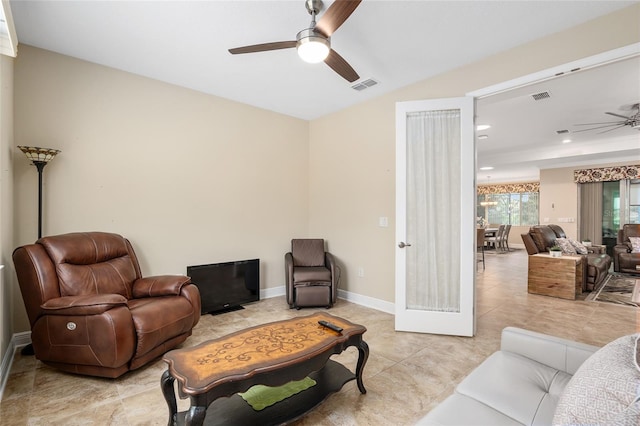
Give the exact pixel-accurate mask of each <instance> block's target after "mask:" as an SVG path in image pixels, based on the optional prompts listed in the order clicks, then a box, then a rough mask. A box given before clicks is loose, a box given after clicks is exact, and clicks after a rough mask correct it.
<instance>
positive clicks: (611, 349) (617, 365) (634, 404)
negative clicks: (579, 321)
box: [553, 334, 640, 425]
mask: <svg viewBox="0 0 640 426" xmlns="http://www.w3.org/2000/svg"><path fill="white" fill-rule="evenodd" d="M639 338H640V334H635V335H631V336H624V337H621V338H619V339H616V340H614V341H613V342H611V343H609V344H607V345H606V346H604V347H603V348H602V349H600V350H598V351H597V352H596V353H595V354H593V355H592V356H591V357H590V358H589V359H587V360H586V361H585V362H584V363H583V364H582V365H581V366H580V368H579V369H578V371H577V372H576V374H575V375H574V376H573V378H572V379H571V381H570V382H569V384H568V385H567V387H566V389H565V391H564V393H563V394H562V397H561V398H560V401H559V403H558V407H557V409H556V413H555V416H554V418H553V424H554V425H568V424H600V425H607V424H633V425H637V424H640V409H639V408H640V407H638V398H639V397H640V395H639V392H640V368H639V367H638V340H639Z"/></svg>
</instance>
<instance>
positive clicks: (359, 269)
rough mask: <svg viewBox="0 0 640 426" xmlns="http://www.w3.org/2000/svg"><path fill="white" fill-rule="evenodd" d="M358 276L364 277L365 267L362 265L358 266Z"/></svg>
mask: <svg viewBox="0 0 640 426" xmlns="http://www.w3.org/2000/svg"><path fill="white" fill-rule="evenodd" d="M358 276H359V277H364V268H363V267H362V266H358Z"/></svg>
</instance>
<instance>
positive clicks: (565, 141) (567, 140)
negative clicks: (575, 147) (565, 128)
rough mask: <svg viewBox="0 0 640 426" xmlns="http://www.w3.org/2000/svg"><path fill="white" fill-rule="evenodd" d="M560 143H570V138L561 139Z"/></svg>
mask: <svg viewBox="0 0 640 426" xmlns="http://www.w3.org/2000/svg"><path fill="white" fill-rule="evenodd" d="M562 143H571V139H563V140H562Z"/></svg>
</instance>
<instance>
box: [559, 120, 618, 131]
mask: <svg viewBox="0 0 640 426" xmlns="http://www.w3.org/2000/svg"><path fill="white" fill-rule="evenodd" d="M613 126H619V127H623V126H626V124H621V123H619V122H618V123H613V124H607V125H606V126H598V127H592V128H590V129H582V130H574V131H573V132H571V133H580V132H588V131H590V130H598V129H605V128H607V127H613Z"/></svg>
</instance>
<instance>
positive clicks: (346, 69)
mask: <svg viewBox="0 0 640 426" xmlns="http://www.w3.org/2000/svg"><path fill="white" fill-rule="evenodd" d="M361 1H362V0H336V1H335V2H333V4H332V5H331V6H329V8H328V9H327V11H326V12H325V13H324V14H323V15H322V17H321V18H320V20H319V21H318V23H316V15H317V14H318V13H319V12H320V11H321V10H322V1H321V0H306V1H305V6H306V7H307V11H308V12H309V14H310V15H311V24H310V25H309V27H308V28H305V29H304V30H302V31H300V32H299V33H298V34H297V36H296V39H295V40H291V41H276V42H271V43H262V44H253V45H250V46H243V47H236V48H234V49H229V53H231V54H233V55H237V54H241V53H254V52H265V51H269V50H279V49H289V48H293V47H295V48H296V49H297V50H298V55H300V57H301V58H302V59H303V60H304V61H306V62H310V63H317V62H322V61H324V63H325V64H327V65H329V67H330V68H331V69H333V70H334V71H335V72H337V73H338V74H339V75H340V76H342V77H343V78H344V79H345V80H347V81H348V82H350V83H353V82H354V81H356V80H358V79H359V78H360V76H359V75H358V73H357V72H356V71H355V70H354V69H353V68H352V67H351V65H349V63H348V62H347V61H345V60H344V58H342V56H340V55H339V54H338V53H337V52H336V51H335V50H333V49H332V48H331V35H332V34H333V33H334V32H335V31H336V30H337V29H338V28H339V27H340V26H341V25H342V24H343V23H344V22H345V21H346V20H347V18H349V16H351V14H352V13H353V11H354V10H356V8H357V7H358V5H359V4H360V2H361Z"/></svg>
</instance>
